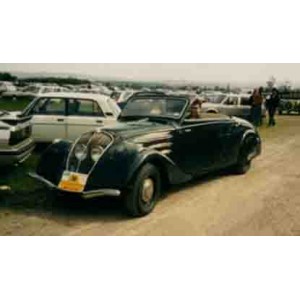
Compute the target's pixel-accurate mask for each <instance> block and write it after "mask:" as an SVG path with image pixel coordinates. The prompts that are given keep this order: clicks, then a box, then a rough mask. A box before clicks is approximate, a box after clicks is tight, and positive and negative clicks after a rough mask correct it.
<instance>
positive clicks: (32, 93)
mask: <svg viewBox="0 0 300 300" xmlns="http://www.w3.org/2000/svg"><path fill="white" fill-rule="evenodd" d="M55 92H68V88H66V87H61V86H58V85H39V84H38V85H29V86H27V87H25V88H22V89H18V90H14V91H7V92H5V93H3V94H2V97H3V98H10V99H11V98H13V99H17V98H28V99H34V98H36V97H38V96H41V95H43V94H47V93H55Z"/></svg>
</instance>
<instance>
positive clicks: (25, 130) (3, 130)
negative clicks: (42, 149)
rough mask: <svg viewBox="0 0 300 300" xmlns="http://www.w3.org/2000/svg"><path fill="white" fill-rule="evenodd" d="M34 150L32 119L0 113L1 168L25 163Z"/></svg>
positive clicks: (4, 112) (5, 112)
mask: <svg viewBox="0 0 300 300" xmlns="http://www.w3.org/2000/svg"><path fill="white" fill-rule="evenodd" d="M33 149H34V142H33V139H32V138H31V124H30V117H24V116H18V115H15V114H11V113H9V112H7V111H0V166H7V165H13V164H16V163H20V162H23V161H25V160H26V159H27V158H28V157H29V156H30V154H31V153H32V151H33Z"/></svg>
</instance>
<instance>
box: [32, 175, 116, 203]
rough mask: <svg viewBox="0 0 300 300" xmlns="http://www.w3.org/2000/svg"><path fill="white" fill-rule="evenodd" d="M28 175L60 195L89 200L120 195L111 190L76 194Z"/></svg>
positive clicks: (37, 176)
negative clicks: (76, 196)
mask: <svg viewBox="0 0 300 300" xmlns="http://www.w3.org/2000/svg"><path fill="white" fill-rule="evenodd" d="M28 175H29V176H30V177H31V178H33V179H35V180H37V181H39V182H41V183H43V184H44V185H46V186H47V187H48V188H50V189H53V190H56V191H59V192H62V193H66V194H74V195H79V196H80V197H82V198H84V199H91V198H96V197H104V196H107V197H119V196H120V195H121V191H119V190H113V189H101V190H93V191H87V192H82V193H76V192H69V191H66V190H62V189H60V188H59V187H57V186H56V185H55V184H53V183H52V182H50V181H49V180H47V179H45V178H44V177H42V176H40V175H38V174H36V173H28Z"/></svg>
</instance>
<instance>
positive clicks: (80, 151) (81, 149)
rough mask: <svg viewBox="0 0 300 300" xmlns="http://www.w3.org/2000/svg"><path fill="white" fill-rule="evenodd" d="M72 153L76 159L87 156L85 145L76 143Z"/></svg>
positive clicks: (82, 158)
mask: <svg viewBox="0 0 300 300" xmlns="http://www.w3.org/2000/svg"><path fill="white" fill-rule="evenodd" d="M74 154H75V156H76V158H77V159H78V160H85V159H86V157H87V151H86V146H85V145H82V144H77V145H76V146H75V149H74Z"/></svg>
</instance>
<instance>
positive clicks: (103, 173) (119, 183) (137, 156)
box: [86, 143, 188, 190]
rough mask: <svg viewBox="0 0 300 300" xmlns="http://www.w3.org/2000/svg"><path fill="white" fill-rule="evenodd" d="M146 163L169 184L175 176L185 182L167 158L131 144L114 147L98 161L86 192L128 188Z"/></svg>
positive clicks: (183, 177)
mask: <svg viewBox="0 0 300 300" xmlns="http://www.w3.org/2000/svg"><path fill="white" fill-rule="evenodd" d="M146 163H152V164H154V165H156V166H157V167H158V168H159V170H160V172H161V174H162V176H164V177H165V178H166V179H168V180H169V181H170V182H171V183H173V182H176V180H174V179H173V178H174V176H176V174H178V175H177V177H178V178H180V180H181V181H186V180H188V179H186V178H185V176H186V175H185V174H182V173H181V172H180V171H179V170H178V169H177V167H176V165H175V164H174V163H173V162H172V160H170V159H169V158H168V157H167V156H165V155H163V154H161V153H159V152H158V151H155V150H148V149H144V148H143V147H142V146H140V145H137V144H131V143H120V144H119V145H114V146H112V147H111V149H110V150H109V151H108V152H107V153H106V154H105V155H104V156H103V157H102V158H101V159H100V161H99V162H98V163H97V165H96V167H95V168H94V170H93V172H92V173H91V174H90V176H89V179H88V182H87V187H86V189H87V190H92V189H99V188H111V189H120V190H122V189H124V188H126V187H128V186H129V185H130V184H131V183H132V180H133V179H134V177H135V175H136V174H137V172H138V170H139V169H140V168H141V167H142V166H143V165H144V164H146Z"/></svg>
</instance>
